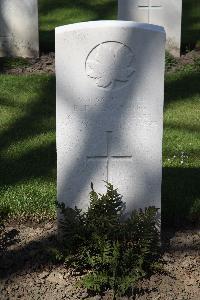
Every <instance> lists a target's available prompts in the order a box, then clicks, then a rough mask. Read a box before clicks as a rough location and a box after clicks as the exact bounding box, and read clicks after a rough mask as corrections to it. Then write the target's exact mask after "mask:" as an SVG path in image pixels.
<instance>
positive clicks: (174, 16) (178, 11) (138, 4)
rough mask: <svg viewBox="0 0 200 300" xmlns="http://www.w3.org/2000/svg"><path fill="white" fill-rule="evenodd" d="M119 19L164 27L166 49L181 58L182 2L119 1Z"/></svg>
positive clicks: (164, 0)
mask: <svg viewBox="0 0 200 300" xmlns="http://www.w3.org/2000/svg"><path fill="white" fill-rule="evenodd" d="M118 19H119V20H127V21H135V22H142V23H150V24H155V25H160V26H163V27H164V28H165V31H166V36H167V43H166V49H167V50H168V51H169V52H170V53H171V54H172V55H174V56H180V47H181V19H182V0H118Z"/></svg>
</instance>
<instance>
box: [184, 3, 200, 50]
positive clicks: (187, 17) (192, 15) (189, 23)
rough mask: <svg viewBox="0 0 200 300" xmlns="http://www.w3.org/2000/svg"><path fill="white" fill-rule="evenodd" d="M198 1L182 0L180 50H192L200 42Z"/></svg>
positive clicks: (199, 5)
mask: <svg viewBox="0 0 200 300" xmlns="http://www.w3.org/2000/svg"><path fill="white" fill-rule="evenodd" d="M199 29H200V2H199V0H183V14H182V51H183V52H185V51H186V50H192V49H193V48H195V46H197V44H198V42H200V35H199Z"/></svg>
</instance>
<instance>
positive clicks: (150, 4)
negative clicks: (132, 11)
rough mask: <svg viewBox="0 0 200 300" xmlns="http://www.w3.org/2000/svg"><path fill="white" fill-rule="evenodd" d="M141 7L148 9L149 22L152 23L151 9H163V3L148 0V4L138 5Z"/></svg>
mask: <svg viewBox="0 0 200 300" xmlns="http://www.w3.org/2000/svg"><path fill="white" fill-rule="evenodd" d="M138 8H139V9H145V10H146V9H147V10H148V23H151V11H152V10H154V9H161V8H162V5H161V4H152V0H148V4H146V5H145V4H142V5H138Z"/></svg>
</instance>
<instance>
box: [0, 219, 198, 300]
mask: <svg viewBox="0 0 200 300" xmlns="http://www.w3.org/2000/svg"><path fill="white" fill-rule="evenodd" d="M170 236H171V238H169V237H170ZM2 238H3V240H2ZM164 239H165V242H166V243H165V250H164V255H163V260H164V272H163V273H162V274H154V275H152V276H151V277H150V278H148V279H144V280H142V281H141V282H140V283H139V284H138V292H137V294H136V295H135V298H134V297H130V298H129V299H136V300H147V299H148V300H150V299H154V300H156V299H160V300H173V299H174V300H175V299H176V300H185V299H188V300H199V295H200V229H195V230H184V231H178V232H176V233H175V234H174V233H173V232H171V231H169V232H164ZM0 243H1V246H2V247H1V249H0V295H1V296H0V299H1V300H6V299H7V300H8V299H9V300H10V299H23V300H29V299H34V300H36V299H41V300H44V299H48V300H51V299H52V300H59V299H72V300H73V299H95V300H98V299H103V300H108V299H111V295H110V293H109V292H108V293H106V294H105V295H101V296H100V295H97V296H91V295H89V294H88V293H87V291H86V290H84V289H82V288H80V287H78V286H77V282H78V281H79V280H80V275H77V274H73V272H72V271H71V270H69V269H66V268H65V266H64V265H63V264H61V263H56V262H55V261H54V259H53V258H54V257H53V256H52V249H53V248H54V247H55V245H56V243H57V240H56V223H55V222H44V223H41V224H37V223H29V224H25V223H23V224H20V223H17V222H15V223H10V224H7V225H6V229H5V231H4V235H3V236H2V237H1V238H0ZM122 299H124V300H125V299H128V298H127V297H123V298H122Z"/></svg>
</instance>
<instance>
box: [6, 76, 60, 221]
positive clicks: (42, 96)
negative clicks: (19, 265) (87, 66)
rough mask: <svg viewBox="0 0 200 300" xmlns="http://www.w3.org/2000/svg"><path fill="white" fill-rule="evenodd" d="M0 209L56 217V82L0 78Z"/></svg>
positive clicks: (21, 77)
mask: <svg viewBox="0 0 200 300" xmlns="http://www.w3.org/2000/svg"><path fill="white" fill-rule="evenodd" d="M0 107H1V108H0V112H1V113H0V149H1V150H0V178H1V179H0V207H2V206H3V207H4V206H8V207H9V208H10V209H11V212H12V214H14V215H15V214H30V215H31V214H34V215H40V216H42V215H44V214H45V215H47V216H48V215H51V216H52V215H54V213H55V205H54V202H55V199H56V190H55V180H56V170H55V168H56V146H55V78H54V77H51V76H44V75H43V76H36V75H35V76H8V75H1V76H0Z"/></svg>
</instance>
